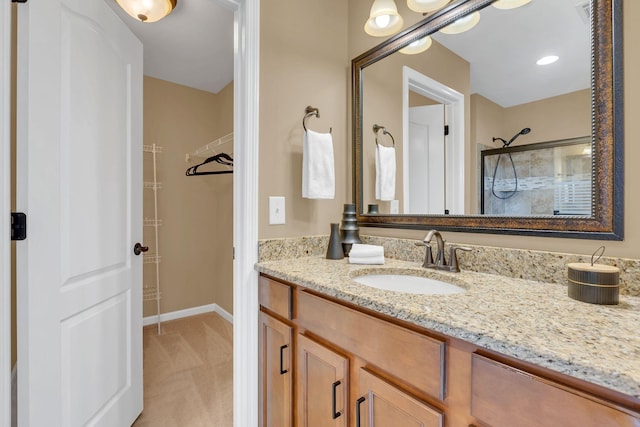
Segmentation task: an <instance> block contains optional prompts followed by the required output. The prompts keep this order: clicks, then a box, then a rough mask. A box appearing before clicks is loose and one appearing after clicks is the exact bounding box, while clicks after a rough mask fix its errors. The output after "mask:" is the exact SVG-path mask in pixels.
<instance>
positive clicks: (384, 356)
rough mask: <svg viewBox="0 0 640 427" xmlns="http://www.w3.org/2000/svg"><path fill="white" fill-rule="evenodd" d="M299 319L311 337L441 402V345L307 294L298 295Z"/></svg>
mask: <svg viewBox="0 0 640 427" xmlns="http://www.w3.org/2000/svg"><path fill="white" fill-rule="evenodd" d="M298 318H299V320H300V324H301V325H302V326H303V327H305V328H306V329H308V330H309V331H311V332H313V333H314V334H317V335H319V336H321V337H323V338H325V339H327V340H329V341H331V342H332V343H334V344H336V345H337V346H339V347H341V348H343V349H345V350H346V351H348V352H351V353H353V354H356V355H358V356H360V357H362V358H364V359H366V360H367V361H368V362H371V364H373V365H375V366H377V367H378V368H380V369H382V370H384V371H386V372H388V373H390V374H391V375H394V376H395V377H397V378H398V379H401V380H403V381H406V382H408V383H409V384H411V385H413V386H415V387H417V388H418V389H420V390H422V391H423V392H425V393H427V394H428V395H430V396H432V397H435V398H437V399H440V400H442V399H444V357H445V343H444V342H442V341H439V340H436V339H434V338H430V337H427V336H425V335H422V334H419V333H417V332H414V331H411V330H409V329H406V328H403V327H400V326H397V325H394V324H392V323H389V322H386V321H384V320H381V319H378V318H375V317H373V316H369V315H367V314H364V313H361V312H359V311H356V310H353V309H350V308H347V307H344V306H342V305H339V304H336V303H333V302H330V301H327V300H325V299H323V298H320V297H317V296H315V295H311V294H309V293H306V292H300V293H299V294H298Z"/></svg>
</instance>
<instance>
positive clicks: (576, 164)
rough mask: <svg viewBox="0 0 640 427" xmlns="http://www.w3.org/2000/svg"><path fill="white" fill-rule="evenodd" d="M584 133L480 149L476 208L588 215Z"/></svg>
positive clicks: (589, 158)
mask: <svg viewBox="0 0 640 427" xmlns="http://www.w3.org/2000/svg"><path fill="white" fill-rule="evenodd" d="M591 147H592V141H591V137H590V136H585V137H581V138H572V139H567V140H560V141H550V142H541V143H535V144H526V145H519V146H513V147H512V146H508V147H504V148H497V149H488V150H482V151H481V152H480V174H481V176H480V183H481V186H482V191H480V195H481V197H480V212H481V213H482V214H485V215H498V216H499V215H504V216H549V215H556V216H585V217H590V216H591V215H592V202H591V200H592V199H591V194H592V192H591V187H592V176H593V174H592V163H593V162H592V156H591Z"/></svg>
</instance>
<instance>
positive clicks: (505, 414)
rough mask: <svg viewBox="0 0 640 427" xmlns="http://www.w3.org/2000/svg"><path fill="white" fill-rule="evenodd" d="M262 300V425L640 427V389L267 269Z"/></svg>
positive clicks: (261, 286) (317, 426)
mask: <svg viewBox="0 0 640 427" xmlns="http://www.w3.org/2000/svg"><path fill="white" fill-rule="evenodd" d="M260 304H261V313H260V322H261V331H260V348H261V362H260V363H261V369H262V372H261V377H260V378H261V381H262V383H261V393H262V396H261V405H262V407H261V411H260V413H261V424H260V425H261V426H262V427H266V426H269V427H290V426H293V425H295V426H299V427H411V426H416V427H418V426H419V427H474V426H476V427H515V426H517V427H560V426H561V427H640V405H638V404H637V403H635V402H634V401H633V399H631V400H629V399H624V398H623V397H620V396H619V395H618V394H617V393H615V392H612V391H608V390H606V389H603V388H601V387H598V386H595V385H593V384H589V383H585V382H584V381H580V380H577V379H575V378H572V377H568V376H566V375H562V374H559V373H557V372H552V371H549V370H546V369H544V368H541V367H537V366H535V365H530V364H528V363H526V362H522V361H517V360H515V359H511V358H509V357H507V356H503V355H500V354H498V353H493V352H490V351H487V350H482V349H480V348H478V347H476V346H475V345H473V344H470V343H467V342H464V341H462V340H459V339H456V338H450V337H446V336H442V335H440V334H437V333H435V332H433V331H428V330H426V329H425V330H424V333H421V331H422V329H421V328H418V327H413V326H412V325H406V324H404V323H403V322H399V321H396V320H395V319H392V318H388V320H387V317H386V316H384V315H382V314H376V313H372V312H370V311H368V310H361V309H359V308H358V307H355V306H353V305H349V304H343V303H341V302H338V301H335V300H332V299H330V298H325V297H323V296H321V295H318V294H317V293H315V292H310V291H307V290H305V289H304V288H302V287H298V286H295V285H288V284H284V283H281V282H278V281H276V280H273V279H271V278H268V277H265V276H261V277H260ZM403 325H406V327H405V326H403ZM439 337H440V338H439ZM292 339H293V340H294V341H293V343H292ZM292 345H293V346H294V348H292ZM294 350H295V351H294ZM292 358H294V359H295V360H292ZM494 358H495V359H494ZM509 363H512V364H513V365H514V366H511V365H509ZM294 370H295V372H294ZM285 371H286V372H285ZM293 381H295V389H294V388H292V386H293ZM292 405H295V408H293V407H292ZM294 409H295V410H294Z"/></svg>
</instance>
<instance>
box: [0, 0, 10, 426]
mask: <svg viewBox="0 0 640 427" xmlns="http://www.w3.org/2000/svg"><path fill="white" fill-rule="evenodd" d="M0 28H2V31H1V32H0V84H1V85H2V93H3V94H5V95H4V96H3V97H2V100H0V132H1V133H0V189H1V190H0V301H1V303H0V304H1V306H0V426H1V427H5V426H6V427H9V426H10V425H11V243H10V239H11V232H10V231H9V228H10V219H9V218H10V211H11V186H10V185H11V163H10V138H11V132H10V129H11V111H10V109H11V95H10V94H11V2H8V1H4V2H2V4H1V5H0Z"/></svg>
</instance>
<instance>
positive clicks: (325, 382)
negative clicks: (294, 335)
mask: <svg viewBox="0 0 640 427" xmlns="http://www.w3.org/2000/svg"><path fill="white" fill-rule="evenodd" d="M296 348H297V353H298V364H297V366H296V378H297V380H296V381H297V383H296V384H297V392H296V397H297V401H298V412H297V419H298V424H297V425H298V426H300V427H346V426H347V420H348V419H349V418H348V414H347V407H348V405H347V398H348V395H349V392H348V390H349V388H348V385H349V360H348V359H347V358H346V357H343V356H341V355H339V354H337V353H335V352H333V351H332V350H329V349H328V348H326V347H324V346H322V345H320V344H318V343H316V342H315V341H312V340H311V339H309V338H307V337H305V336H304V335H298V341H297V346H296Z"/></svg>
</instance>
